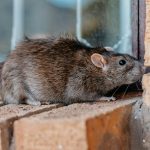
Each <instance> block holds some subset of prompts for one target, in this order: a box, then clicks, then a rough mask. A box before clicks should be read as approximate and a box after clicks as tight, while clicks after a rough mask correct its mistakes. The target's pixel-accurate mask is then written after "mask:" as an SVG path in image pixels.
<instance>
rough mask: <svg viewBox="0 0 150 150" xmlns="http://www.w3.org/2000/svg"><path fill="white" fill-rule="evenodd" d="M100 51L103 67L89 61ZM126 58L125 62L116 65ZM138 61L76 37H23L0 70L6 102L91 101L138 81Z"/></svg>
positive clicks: (139, 76)
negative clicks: (104, 62)
mask: <svg viewBox="0 0 150 150" xmlns="http://www.w3.org/2000/svg"><path fill="white" fill-rule="evenodd" d="M93 53H99V54H101V55H103V56H104V58H105V59H106V61H107V66H106V68H107V69H106V70H105V71H104V70H103V69H101V68H98V67H96V66H94V65H93V63H92V62H91V55H92V54H93ZM120 59H125V60H126V61H127V65H126V66H124V67H122V66H120V65H119V64H118V61H119V60H120ZM141 76H142V69H141V64H140V63H139V62H138V61H137V60H136V59H135V58H133V57H131V56H129V55H121V54H116V53H114V52H109V51H106V49H105V48H90V47H87V46H85V45H83V44H82V43H80V42H78V41H77V40H75V39H70V38H58V39H57V38H46V39H26V40H25V41H23V42H22V43H21V44H20V45H19V46H17V48H16V50H14V51H13V52H12V53H11V54H10V56H9V57H8V59H7V60H6V63H5V64H4V67H3V71H2V93H3V94H2V97H3V100H4V102H5V103H15V104H19V103H28V104H32V105H38V104H40V103H41V102H47V101H49V102H50V103H57V102H61V103H66V104H68V103H73V102H78V101H80V102H84V101H94V100H96V99H97V98H99V97H101V96H103V95H104V94H106V93H107V92H108V91H110V90H111V89H113V88H115V87H117V86H120V85H122V84H129V83H132V82H135V81H137V80H139V79H140V78H141Z"/></svg>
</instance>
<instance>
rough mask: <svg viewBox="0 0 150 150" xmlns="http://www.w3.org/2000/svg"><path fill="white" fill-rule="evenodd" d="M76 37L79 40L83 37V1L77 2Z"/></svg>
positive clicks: (78, 0)
mask: <svg viewBox="0 0 150 150" xmlns="http://www.w3.org/2000/svg"><path fill="white" fill-rule="evenodd" d="M76 7H77V8H76V36H77V38H78V40H79V41H80V40H81V37H82V35H81V34H82V4H81V0H77V6H76Z"/></svg>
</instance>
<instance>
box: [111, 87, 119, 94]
mask: <svg viewBox="0 0 150 150" xmlns="http://www.w3.org/2000/svg"><path fill="white" fill-rule="evenodd" d="M119 88H120V86H119V87H118V88H116V90H115V91H114V93H113V94H112V97H113V96H114V95H115V94H116V92H117V91H118V90H119Z"/></svg>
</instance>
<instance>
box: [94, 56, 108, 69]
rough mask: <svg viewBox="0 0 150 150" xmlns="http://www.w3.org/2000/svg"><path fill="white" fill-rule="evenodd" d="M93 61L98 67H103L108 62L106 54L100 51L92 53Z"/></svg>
mask: <svg viewBox="0 0 150 150" xmlns="http://www.w3.org/2000/svg"><path fill="white" fill-rule="evenodd" d="M91 61H92V63H93V64H94V65H95V66H96V67H99V68H103V67H104V66H105V65H106V63H107V62H106V60H105V58H104V56H102V55H101V54H98V53H94V54H92V55H91Z"/></svg>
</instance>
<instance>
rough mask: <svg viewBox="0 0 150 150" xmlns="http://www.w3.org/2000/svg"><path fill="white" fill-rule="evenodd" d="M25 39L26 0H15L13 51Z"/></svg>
mask: <svg viewBox="0 0 150 150" xmlns="http://www.w3.org/2000/svg"><path fill="white" fill-rule="evenodd" d="M23 37H24V0H13V26H12V39H11V50H13V49H14V48H15V46H16V44H17V43H18V42H20V41H21V40H22V39H23Z"/></svg>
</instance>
